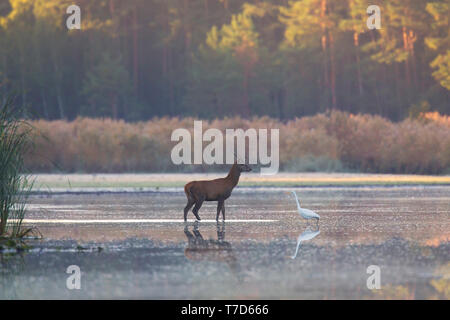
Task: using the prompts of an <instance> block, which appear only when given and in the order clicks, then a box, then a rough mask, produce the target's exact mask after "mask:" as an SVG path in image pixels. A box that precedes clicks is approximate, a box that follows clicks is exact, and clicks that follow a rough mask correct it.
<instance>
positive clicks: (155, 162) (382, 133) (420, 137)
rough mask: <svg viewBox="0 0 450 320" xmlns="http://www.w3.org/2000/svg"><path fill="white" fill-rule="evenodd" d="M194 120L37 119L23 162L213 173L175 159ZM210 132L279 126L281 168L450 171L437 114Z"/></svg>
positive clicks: (266, 121) (449, 130) (76, 168)
mask: <svg viewBox="0 0 450 320" xmlns="http://www.w3.org/2000/svg"><path fill="white" fill-rule="evenodd" d="M193 123H194V119H193V118H184V119H179V118H160V119H153V120H151V121H147V122H138V123H126V122H124V121H113V120H110V119H88V118H78V119H76V120H75V121H72V122H66V121H44V120H37V121H34V122H33V123H32V125H33V126H34V127H35V128H36V129H37V130H36V132H39V134H37V135H36V136H35V137H34V143H35V146H36V147H35V150H34V151H33V153H32V154H29V155H28V156H27V159H26V165H27V166H28V167H29V168H30V169H31V170H33V171H34V172H53V171H64V172H162V171H165V172H167V171H189V170H196V171H202V170H215V169H217V168H218V167H213V168H212V169H211V167H207V166H175V165H173V164H172V162H171V158H170V152H171V149H172V147H173V146H174V145H175V144H176V143H175V142H171V141H170V137H171V133H172V131H173V130H175V129H177V128H186V129H189V130H190V131H191V133H192V131H193ZM208 128H218V129H220V130H222V132H224V130H225V129H227V128H243V129H248V128H256V129H258V128H268V129H273V128H278V129H280V164H281V168H282V169H289V170H304V169H305V168H307V170H308V171H314V170H316V169H317V170H324V168H331V169H330V170H335V169H336V168H339V170H356V171H364V172H390V173H420V174H425V173H427V174H440V173H444V172H448V170H449V168H450V121H449V117H446V116H441V115H439V114H437V113H426V114H422V115H421V116H420V117H418V119H406V120H404V121H402V122H399V123H393V122H391V121H389V120H387V119H384V118H382V117H379V116H373V115H353V114H349V113H345V112H339V111H331V112H328V113H326V114H318V115H315V116H310V117H304V118H300V119H294V120H291V121H289V122H286V123H284V122H280V121H278V120H276V119H271V118H268V117H261V118H253V119H251V120H246V119H241V118H225V119H220V120H218V119H217V120H212V121H203V131H205V130H206V129H208ZM305 161H307V162H305ZM327 161H329V164H327ZM305 163H307V165H306V167H305ZM316 164H317V167H316V166H315V165H316ZM325 170H326V169H325Z"/></svg>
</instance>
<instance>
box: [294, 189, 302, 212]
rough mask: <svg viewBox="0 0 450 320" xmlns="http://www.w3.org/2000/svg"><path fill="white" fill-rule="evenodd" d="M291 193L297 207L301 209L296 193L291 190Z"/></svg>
mask: <svg viewBox="0 0 450 320" xmlns="http://www.w3.org/2000/svg"><path fill="white" fill-rule="evenodd" d="M293 194H294V197H295V201H296V202H297V207H298V208H299V209H301V208H302V207H301V206H300V202H299V201H298V197H297V194H296V193H295V192H293Z"/></svg>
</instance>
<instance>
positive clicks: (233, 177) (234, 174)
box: [227, 164, 241, 188]
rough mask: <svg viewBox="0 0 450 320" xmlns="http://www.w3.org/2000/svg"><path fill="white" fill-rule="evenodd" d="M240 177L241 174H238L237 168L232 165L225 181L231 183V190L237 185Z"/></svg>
mask: <svg viewBox="0 0 450 320" xmlns="http://www.w3.org/2000/svg"><path fill="white" fill-rule="evenodd" d="M240 176H241V173H240V172H239V170H238V168H237V166H236V165H235V164H234V165H233V166H232V167H231V169H230V172H229V173H228V176H227V179H228V180H229V181H230V182H231V185H232V186H233V188H234V187H235V186H236V185H237V184H238V182H239V177H240Z"/></svg>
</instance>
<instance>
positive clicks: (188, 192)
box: [184, 182, 195, 200]
mask: <svg viewBox="0 0 450 320" xmlns="http://www.w3.org/2000/svg"><path fill="white" fill-rule="evenodd" d="M192 187H193V184H192V182H189V183H188V184H186V185H185V186H184V193H186V197H187V198H188V200H195V197H194V195H193V194H192V191H191V189H192Z"/></svg>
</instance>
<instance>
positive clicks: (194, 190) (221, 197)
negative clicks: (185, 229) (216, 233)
mask: <svg viewBox="0 0 450 320" xmlns="http://www.w3.org/2000/svg"><path fill="white" fill-rule="evenodd" d="M249 171H252V169H251V168H250V167H249V166H248V165H246V164H237V163H235V164H233V166H232V167H231V169H230V172H229V173H228V175H227V176H226V177H225V178H219V179H214V180H208V181H191V182H189V183H188V184H186V185H185V186H184V192H185V193H186V197H187V199H188V202H187V205H186V207H185V208H184V221H186V220H187V214H188V212H189V210H190V209H191V208H192V206H193V205H194V204H195V206H194V209H192V213H194V215H195V217H196V218H197V220H201V219H200V217H199V215H198V211H199V210H200V207H201V206H202V204H203V201H217V216H216V220H217V221H219V214H220V211H222V217H223V220H224V221H225V200H226V199H228V198H229V197H230V195H231V191H233V188H234V187H235V186H236V185H237V184H238V182H239V177H240V176H241V172H249Z"/></svg>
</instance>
